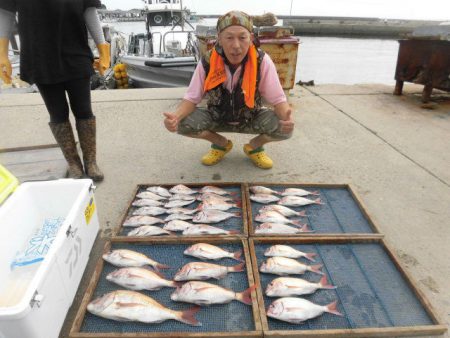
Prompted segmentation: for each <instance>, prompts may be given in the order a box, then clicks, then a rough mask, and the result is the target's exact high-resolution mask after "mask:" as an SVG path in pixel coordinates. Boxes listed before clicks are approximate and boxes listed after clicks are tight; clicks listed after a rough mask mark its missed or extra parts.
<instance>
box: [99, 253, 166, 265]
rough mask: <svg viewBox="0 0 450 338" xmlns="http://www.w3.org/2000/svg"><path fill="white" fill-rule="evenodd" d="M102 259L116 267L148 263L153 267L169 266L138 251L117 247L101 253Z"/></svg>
mask: <svg viewBox="0 0 450 338" xmlns="http://www.w3.org/2000/svg"><path fill="white" fill-rule="evenodd" d="M102 257H103V259H104V260H105V261H107V262H108V263H111V264H112V265H115V266H118V267H121V268H123V267H139V266H144V265H150V266H152V267H154V268H155V269H168V268H169V266H167V265H164V264H161V263H158V262H157V261H154V260H153V259H151V258H149V257H147V256H145V255H144V254H141V253H140V252H136V251H132V250H126V249H118V250H113V251H110V252H107V253H105V254H103V256H102Z"/></svg>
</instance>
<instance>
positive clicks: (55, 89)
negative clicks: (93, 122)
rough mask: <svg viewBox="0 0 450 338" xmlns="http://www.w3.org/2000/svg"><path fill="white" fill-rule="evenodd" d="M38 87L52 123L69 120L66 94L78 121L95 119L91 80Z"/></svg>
mask: <svg viewBox="0 0 450 338" xmlns="http://www.w3.org/2000/svg"><path fill="white" fill-rule="evenodd" d="M36 85H37V87H38V88H39V91H40V93H41V96H42V98H43V99H44V102H45V106H46V107H47V110H48V112H49V113H50V122H54V123H60V122H65V121H67V120H68V119H69V105H68V103H67V98H66V92H67V94H68V96H69V102H70V108H71V109H72V112H73V115H74V116H75V118H76V119H78V120H83V119H89V118H92V117H94V114H93V113H92V107H91V83H90V78H83V79H76V80H70V81H66V82H61V83H55V84H38V83H37V84H36Z"/></svg>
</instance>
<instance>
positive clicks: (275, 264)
mask: <svg viewBox="0 0 450 338" xmlns="http://www.w3.org/2000/svg"><path fill="white" fill-rule="evenodd" d="M321 267H322V264H317V265H305V264H302V263H300V262H297V261H296V260H294V259H292V258H286V257H271V258H269V259H267V260H266V261H265V262H263V263H262V264H261V266H260V268H259V271H261V272H265V273H272V274H274V275H279V276H286V275H291V274H292V275H301V274H304V273H305V272H306V271H311V272H315V273H318V274H321V275H323V272H322V271H320V268H321Z"/></svg>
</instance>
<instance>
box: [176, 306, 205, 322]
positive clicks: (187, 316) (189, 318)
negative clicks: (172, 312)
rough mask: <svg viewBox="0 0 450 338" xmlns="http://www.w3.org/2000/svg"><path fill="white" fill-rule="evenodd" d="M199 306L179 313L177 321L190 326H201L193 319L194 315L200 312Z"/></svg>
mask: <svg viewBox="0 0 450 338" xmlns="http://www.w3.org/2000/svg"><path fill="white" fill-rule="evenodd" d="M200 309H201V307H200V306H194V307H193V308H190V309H187V310H185V311H181V313H180V316H179V317H178V320H179V321H180V322H182V323H185V324H189V325H192V326H202V323H200V322H199V321H198V320H197V318H195V314H196V313H197V312H198V311H200Z"/></svg>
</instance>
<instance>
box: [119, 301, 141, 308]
mask: <svg viewBox="0 0 450 338" xmlns="http://www.w3.org/2000/svg"><path fill="white" fill-rule="evenodd" d="M115 305H116V306H117V307H136V306H142V304H140V303H121V302H116V303H115Z"/></svg>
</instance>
